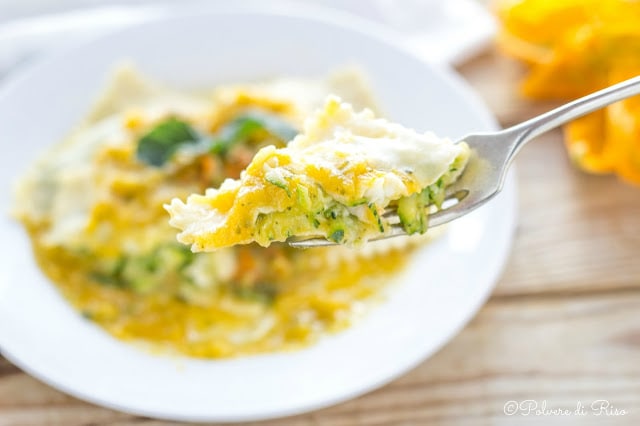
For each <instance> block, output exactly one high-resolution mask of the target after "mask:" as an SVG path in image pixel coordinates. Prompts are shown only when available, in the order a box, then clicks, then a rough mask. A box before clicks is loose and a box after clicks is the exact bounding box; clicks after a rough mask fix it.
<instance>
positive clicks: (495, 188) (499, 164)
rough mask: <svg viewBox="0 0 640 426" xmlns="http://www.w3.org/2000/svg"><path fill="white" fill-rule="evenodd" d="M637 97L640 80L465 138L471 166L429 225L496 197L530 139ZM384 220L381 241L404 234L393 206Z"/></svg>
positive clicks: (304, 242)
mask: <svg viewBox="0 0 640 426" xmlns="http://www.w3.org/2000/svg"><path fill="white" fill-rule="evenodd" d="M638 94H640V76H638V77H634V78H632V79H629V80H625V81H623V82H621V83H618V84H615V85H613V86H610V87H607V88H606V89H602V90H600V91H597V92H595V93H592V94H590V95H587V96H585V97H582V98H579V99H576V100H575V101H573V102H570V103H568V104H565V105H562V106H560V107H558V108H556V109H553V110H551V111H549V112H547V113H544V114H542V115H539V116H537V117H534V118H532V119H530V120H527V121H525V122H523V123H520V124H517V125H515V126H512V127H509V128H507V129H504V130H501V131H498V132H491V133H474V134H470V135H467V136H465V137H464V138H462V139H461V140H463V141H465V142H467V144H469V147H470V148H471V157H470V160H469V162H468V164H467V168H466V169H465V171H464V173H463V174H462V176H461V177H460V179H458V181H456V182H455V183H454V184H453V185H451V186H450V187H448V188H447V193H446V196H445V202H444V203H443V205H442V207H441V208H440V209H439V210H437V211H435V212H433V213H431V214H430V215H429V227H434V226H438V225H442V224H445V223H447V222H451V221H452V220H454V219H457V218H459V217H461V216H464V215H466V214H467V213H469V212H471V211H472V210H475V209H476V208H478V207H480V206H481V205H483V204H485V203H486V202H487V201H489V200H490V199H492V198H493V197H494V196H496V194H498V193H499V192H500V191H501V190H502V187H503V185H504V181H505V177H506V175H507V170H508V169H509V166H510V165H511V163H512V162H513V159H514V157H515V155H516V154H517V153H518V151H520V148H522V146H523V145H524V144H526V143H527V142H529V141H530V140H532V139H534V138H535V137H537V136H539V135H541V134H542V133H545V132H547V131H549V130H551V129H554V128H556V127H558V126H560V125H562V124H565V123H567V122H569V121H571V120H574V119H576V118H578V117H581V116H583V115H585V114H588V113H590V112H593V111H596V110H598V109H600V108H603V107H605V106H607V105H609V104H612V103H614V102H617V101H620V100H623V99H626V98H629V97H631V96H634V95H638ZM384 217H385V218H387V219H388V220H389V221H390V223H391V224H392V225H391V229H390V232H389V233H387V234H385V235H384V236H383V237H381V238H379V239H384V238H390V237H397V236H400V235H406V232H405V231H404V229H403V227H402V225H401V224H400V220H399V218H398V217H397V212H396V211H395V210H394V209H393V208H390V209H387V210H386V211H385V212H384ZM287 242H288V244H289V245H290V246H293V247H299V248H308V247H319V246H329V245H335V244H336V243H334V242H332V241H329V240H326V239H324V238H309V239H295V238H291V239H290V240H288V241H287Z"/></svg>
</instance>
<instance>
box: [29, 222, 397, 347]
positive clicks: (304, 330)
mask: <svg viewBox="0 0 640 426" xmlns="http://www.w3.org/2000/svg"><path fill="white" fill-rule="evenodd" d="M31 236H32V243H33V247H34V250H35V253H36V257H37V260H38V263H39V265H40V267H41V268H42V270H43V271H44V272H45V274H46V275H47V276H48V277H49V278H50V279H51V281H53V282H54V283H55V284H56V286H57V287H58V288H59V289H60V291H61V292H62V294H63V295H64V297H65V298H66V299H67V300H68V301H69V302H70V303H71V304H72V305H73V306H74V307H75V308H76V309H77V310H78V311H79V312H81V313H82V314H83V315H84V316H85V317H86V318H87V319H90V320H92V321H94V322H95V323H96V324H98V325H100V326H101V327H102V328H104V329H105V330H106V331H107V332H109V333H110V334H112V335H113V336H115V337H116V338H118V339H122V340H125V341H131V342H140V343H144V344H145V345H146V346H148V347H150V348H152V349H158V350H160V351H161V352H165V353H177V354H183V355H188V356H192V357H200V358H224V357H233V356H238V355H246V354H257V353H266V352H274V351H282V350H291V349H296V348H301V347H304V346H306V345H309V344H311V343H313V342H315V341H316V340H317V339H318V338H320V337H321V336H322V335H323V334H325V333H326V332H336V331H339V330H342V329H344V328H346V327H348V326H349V325H351V324H352V322H353V321H354V320H356V319H357V318H358V317H359V316H360V315H361V313H362V311H363V309H364V310H366V307H365V306H366V304H369V303H371V302H374V301H375V300H376V299H377V298H376V295H377V296H380V294H381V290H382V288H383V287H385V285H386V284H387V283H389V282H390V281H392V278H393V276H394V275H395V274H396V273H397V272H398V271H400V270H401V269H402V268H403V266H404V265H405V263H406V261H407V258H408V256H409V253H408V251H407V249H402V250H398V249H393V250H391V251H389V252H386V253H384V254H382V255H373V256H369V257H360V258H358V257H355V258H352V259H349V260H344V261H337V262H335V261H334V262H333V264H332V263H331V262H328V259H327V258H328V257H331V256H327V251H329V250H333V249H331V248H321V249H315V250H306V251H294V250H291V249H284V251H283V253H285V254H284V256H285V263H286V264H285V265H283V266H284V267H285V268H288V267H290V266H291V265H290V263H291V262H294V263H295V265H294V266H293V268H292V269H291V270H284V271H278V268H279V267H282V266H279V265H278V262H277V261H275V260H274V261H272V262H270V263H269V264H268V268H270V269H271V270H270V271H269V273H270V274H271V275H279V276H280V280H279V282H275V283H274V285H275V287H276V288H278V289H281V290H280V293H279V294H277V295H276V296H275V298H274V300H273V301H272V302H271V303H265V302H263V301H259V300H243V299H242V298H238V297H237V295H235V294H231V292H230V291H220V292H218V293H217V294H215V295H214V296H213V297H211V298H210V299H209V300H207V302H206V303H205V304H202V305H194V304H191V303H187V302H185V301H184V300H180V298H177V297H176V296H175V295H174V294H172V293H166V292H164V293H163V292H152V293H150V294H139V293H135V292H133V291H131V290H128V289H122V288H118V287H115V286H108V285H105V284H104V283H99V282H97V281H95V280H92V279H91V275H90V273H89V271H90V269H91V264H90V263H89V262H88V261H87V260H86V259H83V257H82V256H77V255H75V256H74V255H73V254H71V253H69V252H67V251H65V250H64V249H61V248H48V247H46V246H43V245H42V244H40V243H39V241H40V240H39V238H38V231H37V230H35V229H32V230H31ZM234 250H243V249H234ZM252 250H253V252H254V256H256V253H257V256H260V253H261V252H264V253H263V254H264V255H265V256H268V255H269V251H271V252H273V250H270V249H264V248H258V247H253V248H252ZM278 250H279V249H278ZM271 254H272V253H271ZM202 255H203V256H206V255H207V254H206V253H205V254H202ZM254 260H255V259H254Z"/></svg>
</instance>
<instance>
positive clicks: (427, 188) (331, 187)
mask: <svg viewBox="0 0 640 426" xmlns="http://www.w3.org/2000/svg"><path fill="white" fill-rule="evenodd" d="M468 159H469V148H468V146H467V144H466V143H464V142H460V143H453V142H452V141H451V140H448V139H440V138H438V137H436V136H435V135H434V134H433V133H423V134H420V133H417V132H415V131H414V130H411V129H408V128H405V127H403V126H401V125H399V124H396V123H392V122H389V121H388V120H385V119H382V118H376V117H375V116H374V114H373V112H371V111H370V110H366V109H365V110H363V111H360V112H356V111H354V109H353V107H352V106H351V105H349V104H347V103H344V102H342V101H341V100H340V99H339V98H337V97H335V96H330V97H329V98H327V100H326V102H325V104H324V107H323V108H322V109H320V110H319V111H317V112H316V113H315V115H314V116H312V117H310V118H308V119H307V121H306V122H305V125H304V130H303V132H302V133H300V134H299V135H297V136H296V137H295V138H294V139H293V140H292V141H291V142H289V144H288V145H287V146H286V147H284V148H280V149H277V148H275V147H273V146H267V147H265V148H263V149H261V150H260V151H259V152H258V153H257V154H256V155H255V157H254V158H253V160H252V161H251V164H249V166H248V167H247V168H246V169H245V170H244V171H243V172H242V174H241V176H240V179H235V180H234V179H227V180H226V181H224V182H223V183H222V185H221V186H220V188H218V189H213V188H212V189H208V190H207V191H206V193H205V194H204V195H199V194H192V195H190V196H189V197H188V199H187V200H186V202H183V201H182V200H180V199H173V200H172V201H171V203H170V204H168V205H166V206H165V208H166V209H167V210H168V212H169V213H170V215H171V219H170V222H169V223H170V224H171V225H172V226H174V227H176V228H178V229H180V230H181V232H180V233H179V234H178V240H179V241H180V242H182V243H184V244H190V245H191V248H192V250H193V251H213V250H216V249H219V248H223V247H229V246H234V245H237V244H248V243H252V242H256V243H258V244H260V245H262V246H268V245H270V244H271V243H273V242H283V241H286V240H287V239H289V238H292V237H295V238H326V239H327V240H329V241H332V242H335V243H338V244H345V245H349V246H360V245H362V244H364V243H366V242H367V241H370V240H375V239H380V238H383V237H385V236H388V235H390V233H391V231H392V224H391V223H390V222H389V220H388V219H387V218H386V217H385V216H384V211H385V209H387V208H389V207H394V210H396V209H397V212H398V216H399V219H400V225H401V226H402V228H403V229H404V231H406V233H408V234H415V233H420V234H422V233H424V232H426V231H427V228H428V208H427V207H428V206H430V205H435V206H439V205H440V204H441V203H442V201H443V199H444V194H445V188H446V187H447V186H449V185H451V184H452V183H453V182H455V181H456V179H457V178H458V177H459V176H460V174H461V173H462V171H463V170H464V167H465V166H466V164H467V161H468Z"/></svg>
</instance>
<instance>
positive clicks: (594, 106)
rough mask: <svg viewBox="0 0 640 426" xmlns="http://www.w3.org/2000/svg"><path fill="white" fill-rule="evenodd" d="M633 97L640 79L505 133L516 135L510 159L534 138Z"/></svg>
mask: <svg viewBox="0 0 640 426" xmlns="http://www.w3.org/2000/svg"><path fill="white" fill-rule="evenodd" d="M634 95H640V76H638V77H633V78H631V79H629V80H625V81H623V82H621V83H618V84H614V85H613V86H610V87H607V88H606V89H602V90H599V91H597V92H594V93H592V94H590V95H587V96H584V97H582V98H579V99H576V100H575V101H573V102H569V103H568V104H565V105H562V106H560V107H558V108H556V109H552V110H551V111H549V112H546V113H544V114H542V115H539V116H537V117H534V118H532V119H530V120H527V121H525V122H523V123H520V124H517V125H515V126H513V127H510V128H508V129H505V130H504V132H505V133H510V134H515V135H517V136H516V138H515V139H516V143H515V146H514V147H513V148H512V152H511V157H513V156H514V155H515V154H516V152H517V151H518V150H519V148H520V147H521V146H522V145H524V144H525V143H527V142H528V141H530V140H531V139H533V138H535V137H536V136H539V135H541V134H542V133H545V132H547V131H549V130H551V129H555V128H556V127H558V126H561V125H563V124H565V123H567V122H569V121H571V120H575V119H576V118H578V117H582V116H583V115H586V114H588V113H590V112H593V111H596V110H599V109H600V108H604V107H605V106H607V105H610V104H612V103H614V102H617V101H621V100H623V99H627V98H629V97H631V96H634Z"/></svg>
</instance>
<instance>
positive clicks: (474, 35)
mask: <svg viewBox="0 0 640 426" xmlns="http://www.w3.org/2000/svg"><path fill="white" fill-rule="evenodd" d="M225 3H226V4H227V5H228V4H229V3H227V2H222V1H210V0H209V1H205V0H189V1H184V0H183V1H172V2H170V1H165V2H158V1H150V0H130V1H128V2H124V3H120V4H118V5H114V4H113V3H111V4H108V3H106V2H101V1H98V2H96V1H90V2H88V1H87V0H58V1H55V2H51V1H50V0H49V1H47V0H23V1H21V2H17V3H13V2H12V5H11V9H10V10H6V11H5V12H4V13H3V10H2V8H3V7H6V6H2V4H1V3H0V16H1V17H2V18H0V78H2V77H4V76H6V75H8V74H9V73H10V72H11V71H12V70H15V69H17V68H18V66H19V65H20V64H23V63H25V62H31V61H33V60H35V59H37V58H38V57H41V56H43V54H46V53H47V52H52V51H55V50H56V49H60V48H63V47H65V46H68V45H69V44H72V43H77V42H78V41H79V40H86V39H89V38H92V37H96V36H99V35H102V34H105V33H108V32H110V31H114V30H117V29H119V28H123V27H125V26H128V25H133V24H136V23H139V22H144V21H148V20H153V19H158V18H161V17H163V16H168V15H175V14H188V13H201V12H205V11H208V10H215V9H216V8H220V7H224V5H225ZM238 3H241V4H250V3H251V0H245V1H242V2H236V3H235V4H238ZM255 3H256V4H259V6H260V7H262V8H264V7H265V6H266V5H268V7H270V8H274V9H279V10H286V9H287V7H291V6H296V7H300V5H301V4H302V6H304V4H309V6H314V7H318V6H321V7H325V8H329V9H339V10H341V12H343V13H345V12H346V13H350V14H353V15H357V16H359V17H360V18H365V19H369V20H372V21H375V22H377V23H379V24H383V25H385V26H387V27H390V28H391V29H393V30H395V31H396V32H398V33H399V34H400V36H401V37H403V38H404V40H405V42H406V44H407V46H408V47H409V48H411V49H413V50H414V51H415V52H416V53H417V54H419V55H421V56H422V57H424V58H425V59H427V60H429V61H434V62H440V63H448V64H458V63H461V62H463V61H464V60H466V59H468V58H469V57H470V56H472V55H474V54H475V53H477V52H478V51H479V50H480V49H482V48H483V47H484V46H485V45H486V44H487V43H488V42H489V41H490V40H491V38H492V36H493V34H494V32H495V28H496V25H495V21H494V19H493V17H492V16H491V15H490V14H489V13H488V11H487V10H486V9H485V8H484V6H482V5H481V4H480V3H479V2H478V1H477V0H448V1H442V0H299V1H297V2H288V3H287V2H282V1H275V2H271V1H270V2H268V3H267V2H264V1H262V2H259V3H258V2H255ZM88 4H90V5H91V6H90V7H87V5H88ZM38 10H43V11H47V12H48V13H46V14H35V15H34V14H33V13H34V12H37V11H38ZM7 16H9V17H11V16H13V19H11V18H6V17H7Z"/></svg>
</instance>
